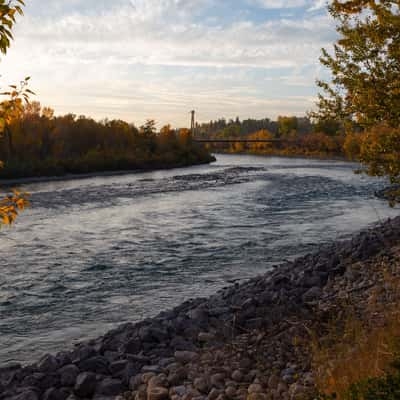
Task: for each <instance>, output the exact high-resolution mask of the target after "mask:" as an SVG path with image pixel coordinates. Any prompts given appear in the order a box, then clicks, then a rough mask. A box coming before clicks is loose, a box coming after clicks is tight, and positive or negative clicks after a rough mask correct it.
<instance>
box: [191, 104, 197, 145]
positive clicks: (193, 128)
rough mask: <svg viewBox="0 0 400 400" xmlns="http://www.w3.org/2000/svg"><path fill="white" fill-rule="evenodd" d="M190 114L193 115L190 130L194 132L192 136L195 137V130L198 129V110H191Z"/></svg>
mask: <svg viewBox="0 0 400 400" xmlns="http://www.w3.org/2000/svg"><path fill="white" fill-rule="evenodd" d="M190 114H191V115H192V122H191V126H190V131H191V133H192V137H193V138H194V135H195V130H196V121H195V116H196V111H195V110H192V111H190Z"/></svg>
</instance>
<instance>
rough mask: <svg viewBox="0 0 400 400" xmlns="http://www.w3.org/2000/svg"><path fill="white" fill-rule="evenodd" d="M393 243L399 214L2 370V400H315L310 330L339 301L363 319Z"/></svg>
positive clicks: (392, 255)
mask: <svg viewBox="0 0 400 400" xmlns="http://www.w3.org/2000/svg"><path fill="white" fill-rule="evenodd" d="M398 245H400V217H399V218H396V219H393V220H389V221H387V222H385V223H383V224H381V225H379V226H376V227H374V228H373V229H369V230H366V231H363V232H361V233H359V234H358V235H356V236H354V237H353V238H352V239H351V240H348V241H344V242H338V243H333V244H331V245H326V246H322V247H321V248H320V250H319V251H318V252H317V253H314V254H309V255H306V256H304V257H301V258H298V259H297V260H295V261H294V262H288V263H286V264H283V265H280V266H279V267H276V268H275V269H274V270H273V271H271V272H269V273H267V274H265V275H263V276H260V277H256V278H253V279H251V280H249V281H247V282H245V283H243V284H236V285H234V286H232V287H227V288H224V289H222V290H221V291H219V292H218V293H217V294H215V295H214V296H212V297H210V298H207V299H195V300H190V301H187V302H185V303H183V304H182V305H180V306H178V307H176V308H175V309H173V310H170V311H166V312H162V313H161V314H160V315H159V316H158V317H156V318H153V319H147V320H144V321H142V322H140V323H137V324H125V325H122V326H120V327H118V328H117V329H115V330H113V331H110V332H108V333H107V334H106V335H104V336H102V337H100V338H98V339H95V340H91V341H88V342H85V343H81V344H79V345H77V346H76V347H75V348H74V349H73V350H72V351H67V352H60V353H58V354H56V355H47V356H45V357H43V358H42V359H41V360H40V361H39V362H37V363H35V364H32V365H29V366H21V365H18V364H15V365H14V364H13V365H6V366H3V367H0V400H5V399H13V400H41V399H43V400H66V399H68V400H79V399H92V398H93V399H97V400H106V399H114V398H115V397H117V396H123V397H124V398H126V399H128V400H130V399H132V400H133V399H135V400H164V399H165V400H167V399H173V400H181V399H182V400H189V399H196V400H206V399H210V400H229V399H232V400H233V399H243V400H244V399H247V400H274V399H302V398H304V399H307V398H312V397H313V393H314V390H315V385H314V376H313V372H312V369H311V355H310V351H309V346H308V343H307V335H308V332H309V329H310V327H312V326H314V325H315V323H318V322H320V321H322V320H328V319H329V318H331V316H332V315H333V314H334V313H335V312H336V310H337V308H338V302H339V299H347V300H349V301H356V302H357V304H358V306H359V308H360V312H361V313H362V312H363V307H362V305H363V304H364V302H365V301H366V300H365V299H367V298H368V296H369V295H370V291H371V290H372V288H374V286H376V285H377V284H378V283H379V282H380V280H381V279H382V274H381V273H379V272H378V271H376V269H375V268H374V265H375V263H376V260H377V258H379V257H386V258H389V259H393V260H396V262H393V263H391V265H395V266H397V267H398V268H399V271H398V272H399V273H400V263H399V262H397V261H398V259H397V258H396V257H397V255H398V251H397V246H398ZM361 266H362V267H363V268H361ZM397 267H396V268H397ZM395 272H396V271H395ZM121 398H122V397H121Z"/></svg>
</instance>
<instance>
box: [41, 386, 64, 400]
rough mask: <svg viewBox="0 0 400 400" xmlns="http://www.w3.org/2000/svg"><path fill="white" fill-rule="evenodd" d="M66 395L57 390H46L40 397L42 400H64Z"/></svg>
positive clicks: (62, 391)
mask: <svg viewBox="0 0 400 400" xmlns="http://www.w3.org/2000/svg"><path fill="white" fill-rule="evenodd" d="M67 397H68V393H67V392H66V391H64V390H60V389H57V388H50V389H47V390H46V391H45V393H44V395H43V397H42V400H66V398H67Z"/></svg>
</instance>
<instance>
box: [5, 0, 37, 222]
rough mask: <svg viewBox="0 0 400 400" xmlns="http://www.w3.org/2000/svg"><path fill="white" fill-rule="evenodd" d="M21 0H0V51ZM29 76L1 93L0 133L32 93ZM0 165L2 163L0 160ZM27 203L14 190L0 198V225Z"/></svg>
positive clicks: (11, 219)
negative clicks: (6, 97)
mask: <svg viewBox="0 0 400 400" xmlns="http://www.w3.org/2000/svg"><path fill="white" fill-rule="evenodd" d="M24 5H25V4H24V2H23V1H22V0H15V1H7V0H0V52H1V53H3V54H6V53H7V50H8V48H9V47H10V44H11V40H12V39H13V35H12V28H13V26H14V24H15V22H16V19H15V17H16V15H17V14H20V15H22V14H23V11H22V6H24ZM28 80H29V78H25V80H24V81H22V82H21V84H20V86H19V87H18V86H16V85H12V86H10V89H11V90H10V91H7V92H5V93H3V94H4V95H7V96H9V100H7V101H4V102H3V103H1V105H0V134H3V133H4V132H7V129H8V127H9V125H10V123H11V121H12V120H13V119H14V118H15V117H16V116H17V115H18V114H19V113H20V112H22V106H23V100H25V101H28V97H29V94H30V93H32V92H30V90H29V89H28V88H27V87H26V86H27V83H28ZM9 145H10V151H12V140H11V134H10V133H9ZM0 166H2V163H1V162H0ZM27 204H28V200H27V194H21V193H19V192H17V191H14V192H13V194H11V195H9V196H7V197H5V198H4V199H2V200H0V226H1V225H2V224H6V225H9V224H11V223H13V222H14V220H15V218H16V217H17V215H18V212H19V211H20V210H23V209H24V208H25V207H26V206H27Z"/></svg>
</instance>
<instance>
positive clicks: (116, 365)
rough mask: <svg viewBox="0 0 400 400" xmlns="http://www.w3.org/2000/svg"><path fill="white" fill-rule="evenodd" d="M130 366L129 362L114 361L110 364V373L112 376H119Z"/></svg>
mask: <svg viewBox="0 0 400 400" xmlns="http://www.w3.org/2000/svg"><path fill="white" fill-rule="evenodd" d="M127 365H128V360H118V361H114V362H112V363H111V364H110V367H109V369H110V372H111V374H113V375H114V374H117V373H119V372H121V371H123V370H124V369H125V368H126V366H127Z"/></svg>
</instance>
